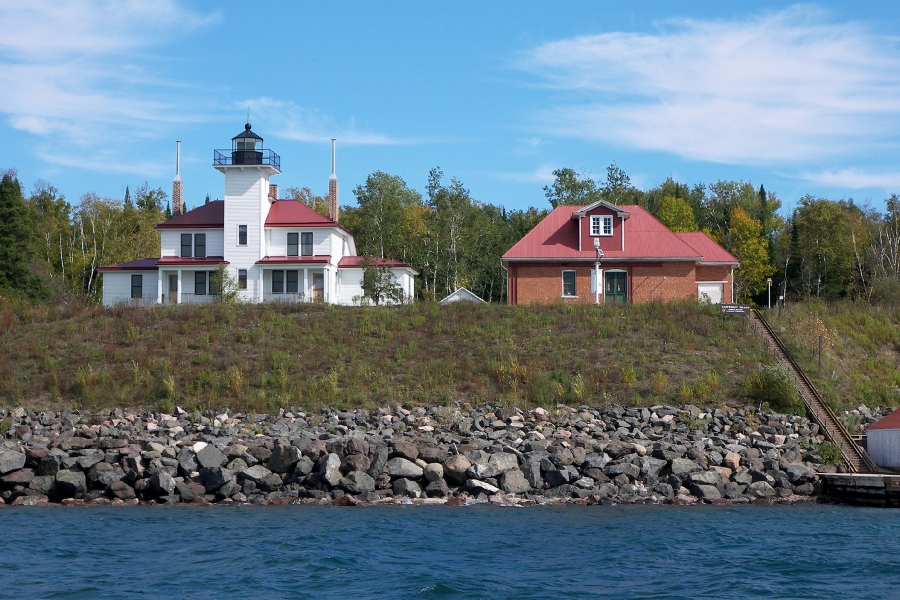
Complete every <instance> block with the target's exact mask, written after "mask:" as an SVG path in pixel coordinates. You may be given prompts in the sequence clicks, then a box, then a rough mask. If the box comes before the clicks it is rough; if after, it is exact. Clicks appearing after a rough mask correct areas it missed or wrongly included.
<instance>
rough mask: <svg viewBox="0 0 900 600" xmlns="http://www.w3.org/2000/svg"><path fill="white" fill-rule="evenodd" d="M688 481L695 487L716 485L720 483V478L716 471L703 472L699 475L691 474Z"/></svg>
mask: <svg viewBox="0 0 900 600" xmlns="http://www.w3.org/2000/svg"><path fill="white" fill-rule="evenodd" d="M688 481H689V482H690V483H692V484H695V485H713V486H714V485H716V484H717V483H719V482H721V481H722V476H721V475H719V473H718V471H703V472H701V473H691V474H690V475H689V476H688Z"/></svg>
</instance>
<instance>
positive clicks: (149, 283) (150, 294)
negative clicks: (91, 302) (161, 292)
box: [103, 271, 159, 306]
mask: <svg viewBox="0 0 900 600" xmlns="http://www.w3.org/2000/svg"><path fill="white" fill-rule="evenodd" d="M132 275H140V276H142V277H143V281H142V288H143V289H142V290H141V293H142V298H141V300H140V301H138V300H133V299H132V298H131V276H132ZM158 277H159V274H158V273H157V272H156V271H107V272H105V273H103V305H104V306H115V305H116V304H121V303H123V302H124V303H128V304H138V303H140V304H153V303H155V302H156V289H157V278H158Z"/></svg>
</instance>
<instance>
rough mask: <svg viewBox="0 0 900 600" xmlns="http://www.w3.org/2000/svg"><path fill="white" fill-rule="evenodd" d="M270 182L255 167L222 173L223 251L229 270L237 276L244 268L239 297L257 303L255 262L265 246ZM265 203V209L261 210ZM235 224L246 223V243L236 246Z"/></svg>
mask: <svg viewBox="0 0 900 600" xmlns="http://www.w3.org/2000/svg"><path fill="white" fill-rule="evenodd" d="M268 193H269V181H268V179H267V178H266V175H265V174H264V173H263V172H262V171H260V170H258V169H255V168H248V169H228V170H227V171H226V172H225V229H224V240H223V243H224V253H223V256H224V257H225V260H226V261H228V263H229V265H228V272H229V274H230V275H231V276H232V277H233V278H234V279H237V276H238V270H239V269H246V270H247V289H246V290H244V291H242V292H241V293H240V297H241V300H243V301H246V302H258V301H259V300H260V299H261V298H262V296H261V291H262V290H260V289H259V276H260V268H259V267H258V266H256V262H257V261H258V260H259V259H260V258H262V256H263V250H264V248H265V239H264V238H263V229H264V228H263V223H264V221H265V217H266V215H267V214H268V200H267V199H266V198H267V196H268ZM264 206H265V211H264V210H263V208H264ZM238 225H246V226H247V245H245V246H238Z"/></svg>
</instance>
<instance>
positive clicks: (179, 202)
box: [172, 140, 184, 217]
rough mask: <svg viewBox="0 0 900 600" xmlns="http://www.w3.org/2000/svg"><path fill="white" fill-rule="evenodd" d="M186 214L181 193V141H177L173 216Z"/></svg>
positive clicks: (173, 184) (173, 182) (173, 186)
mask: <svg viewBox="0 0 900 600" xmlns="http://www.w3.org/2000/svg"><path fill="white" fill-rule="evenodd" d="M183 214H184V200H183V199H182V192H181V140H176V141H175V179H173V180H172V216H173V217H177V216H180V215H183Z"/></svg>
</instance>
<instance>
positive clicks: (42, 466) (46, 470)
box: [37, 453, 62, 477]
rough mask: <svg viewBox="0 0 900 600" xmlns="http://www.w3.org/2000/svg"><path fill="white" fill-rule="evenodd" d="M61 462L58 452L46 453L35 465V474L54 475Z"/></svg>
mask: <svg viewBox="0 0 900 600" xmlns="http://www.w3.org/2000/svg"><path fill="white" fill-rule="evenodd" d="M61 464H62V457H61V456H59V455H58V454H53V453H51V454H48V455H47V456H45V457H44V458H42V459H41V462H39V463H38V466H37V474H38V475H39V476H50V477H56V474H57V473H58V472H59V469H60V465H61Z"/></svg>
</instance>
